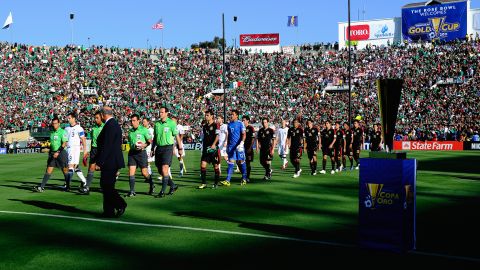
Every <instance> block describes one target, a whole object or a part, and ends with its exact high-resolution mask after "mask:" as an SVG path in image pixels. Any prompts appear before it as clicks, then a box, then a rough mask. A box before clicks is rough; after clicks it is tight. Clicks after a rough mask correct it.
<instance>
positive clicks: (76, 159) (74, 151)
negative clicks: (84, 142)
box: [67, 146, 80, 165]
mask: <svg viewBox="0 0 480 270" xmlns="http://www.w3.org/2000/svg"><path fill="white" fill-rule="evenodd" d="M67 154H68V165H72V164H80V146H70V147H67Z"/></svg>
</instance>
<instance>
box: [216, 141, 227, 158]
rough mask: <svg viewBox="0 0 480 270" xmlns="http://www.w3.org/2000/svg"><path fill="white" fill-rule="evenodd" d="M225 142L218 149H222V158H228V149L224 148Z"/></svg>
mask: <svg viewBox="0 0 480 270" xmlns="http://www.w3.org/2000/svg"><path fill="white" fill-rule="evenodd" d="M223 144H224V142H222V143H219V144H218V149H220V156H222V157H228V154H227V147H223Z"/></svg>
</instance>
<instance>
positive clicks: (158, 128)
mask: <svg viewBox="0 0 480 270" xmlns="http://www.w3.org/2000/svg"><path fill="white" fill-rule="evenodd" d="M153 130H154V134H155V135H154V136H155V143H156V144H157V146H166V145H173V141H174V138H175V136H176V135H177V134H178V133H177V125H176V124H175V121H173V120H172V119H170V118H167V120H165V122H162V121H161V120H160V121H157V122H155V126H154V127H153Z"/></svg>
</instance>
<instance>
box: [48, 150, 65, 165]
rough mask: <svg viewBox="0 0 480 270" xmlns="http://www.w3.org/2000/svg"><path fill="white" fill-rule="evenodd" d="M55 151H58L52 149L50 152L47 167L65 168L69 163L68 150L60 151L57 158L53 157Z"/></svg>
mask: <svg viewBox="0 0 480 270" xmlns="http://www.w3.org/2000/svg"><path fill="white" fill-rule="evenodd" d="M55 153H56V152H53V151H50V153H48V160H47V167H54V168H59V169H63V168H65V167H67V165H68V154H67V151H65V150H62V152H60V154H59V155H58V157H57V158H54V157H53V155H54V154H55Z"/></svg>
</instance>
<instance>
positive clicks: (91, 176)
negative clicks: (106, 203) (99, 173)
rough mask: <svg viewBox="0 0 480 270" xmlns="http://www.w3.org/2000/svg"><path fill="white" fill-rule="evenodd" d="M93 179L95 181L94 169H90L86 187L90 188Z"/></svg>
mask: <svg viewBox="0 0 480 270" xmlns="http://www.w3.org/2000/svg"><path fill="white" fill-rule="evenodd" d="M92 181H93V171H88V174H87V184H86V185H85V187H87V188H90V185H91V184H92Z"/></svg>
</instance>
